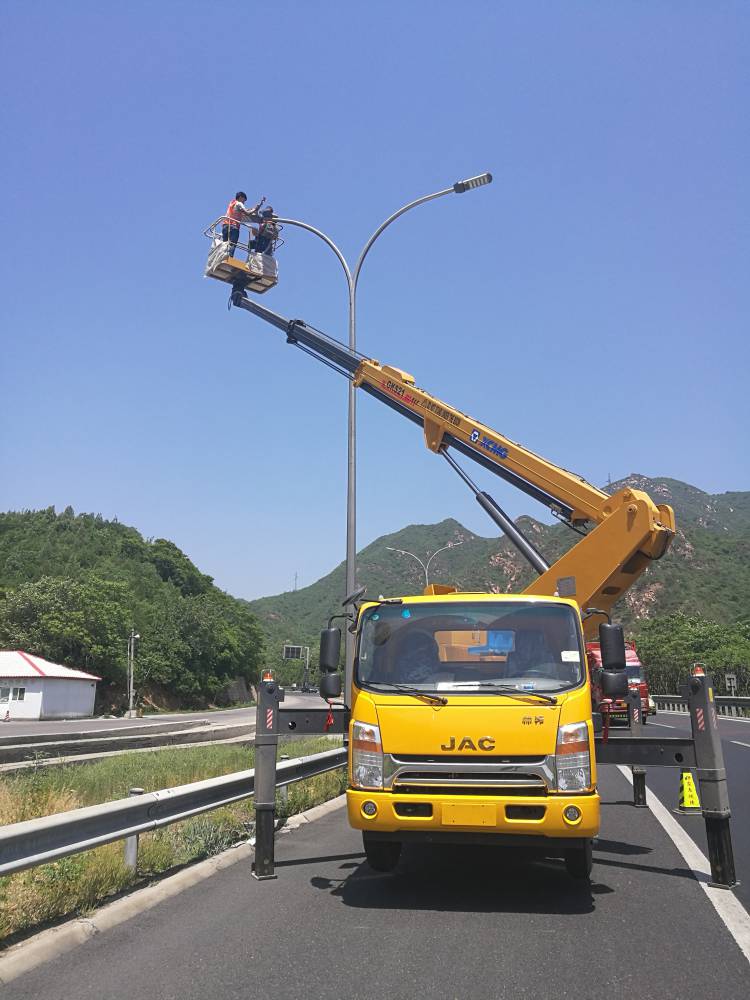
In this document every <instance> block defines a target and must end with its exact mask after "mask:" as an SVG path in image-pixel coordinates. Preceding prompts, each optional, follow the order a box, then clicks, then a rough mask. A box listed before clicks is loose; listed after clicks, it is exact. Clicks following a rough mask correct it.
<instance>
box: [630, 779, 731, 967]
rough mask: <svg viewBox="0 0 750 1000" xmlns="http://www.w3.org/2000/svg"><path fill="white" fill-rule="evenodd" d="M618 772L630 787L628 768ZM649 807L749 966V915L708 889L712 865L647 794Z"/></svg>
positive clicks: (722, 892)
mask: <svg viewBox="0 0 750 1000" xmlns="http://www.w3.org/2000/svg"><path fill="white" fill-rule="evenodd" d="M617 768H618V770H619V771H620V772H621V773H622V774H623V775H624V776H625V778H626V779H627V780H628V781H629V782H630V783H631V784H632V783H633V776H632V774H631V773H630V768H628V767H626V766H625V765H624V764H618V765H617ZM647 801H648V807H649V809H650V810H651V812H652V813H653V814H654V816H655V817H656V819H657V820H658V821H659V823H661V825H662V827H663V828H664V831H665V832H666V834H667V836H668V837H669V838H670V840H671V841H672V843H673V844H674V845H675V847H676V848H677V850H678V851H679V852H680V854H681V855H682V857H683V858H684V859H685V862H686V864H687V866H688V867H689V868H690V870H691V871H692V873H693V875H694V876H695V878H696V880H697V882H698V884H699V885H700V887H701V889H703V891H704V892H705V894H706V895H707V896H708V898H709V899H710V900H711V903H712V904H713V907H714V909H715V910H716V912H717V913H718V914H719V916H720V917H721V919H722V920H723V921H724V924H725V925H726V928H727V930H728V931H729V933H730V934H731V935H732V937H733V938H734V940H735V941H736V942H737V944H738V945H739V948H740V951H741V952H742V954H743V955H744V956H745V958H746V959H747V960H748V962H750V913H748V912H747V910H746V909H745V907H744V906H743V905H742V903H741V902H740V901H739V899H737V897H736V896H735V894H734V893H733V892H732V891H731V889H730V890H728V889H717V888H715V887H714V886H711V885H709V884H708V883H709V880H710V878H711V865H710V864H709V861H708V858H707V857H706V855H705V854H704V853H703V851H702V850H701V849H700V848H699V847H698V845H697V844H696V843H695V841H694V840H692V838H690V837H689V836H688V835H687V834H686V833H685V831H684V830H683V829H682V827H681V826H680V824H679V823H678V822H677V820H676V819H675V818H674V816H673V815H672V814H671V813H670V812H669V810H668V809H667V808H666V806H664V805H663V804H662V802H661V801H660V800H659V799H658V798H657V797H656V796H655V795H654V793H653V792H652V791H651V789H650V788H649V790H648V800H647Z"/></svg>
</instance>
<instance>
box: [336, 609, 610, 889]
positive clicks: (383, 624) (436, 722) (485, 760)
mask: <svg viewBox="0 0 750 1000" xmlns="http://www.w3.org/2000/svg"><path fill="white" fill-rule="evenodd" d="M610 627H611V626H610ZM621 680H622V687H623V688H624V677H623V678H622V679H621ZM350 698H351V700H350V706H351V721H350V726H349V747H350V752H349V782H348V789H347V810H348V817H349V822H350V824H351V826H352V827H354V828H355V829H358V830H361V831H362V835H363V843H364V849H365V852H366V855H367V859H368V862H369V863H370V865H371V867H373V868H374V869H376V870H378V871H388V870H391V869H392V868H394V867H395V865H396V864H397V862H398V858H399V854H400V851H401V846H402V844H403V843H405V842H411V841H417V842H419V841H422V842H441V841H442V842H454V843H455V842H458V843H472V842H479V843H495V844H498V845H508V846H514V845H515V846H519V847H526V848H534V849H537V850H538V851H539V853H541V854H542V855H544V856H548V857H562V858H563V859H564V860H565V863H566V866H567V868H568V870H569V872H570V873H571V874H572V875H573V876H575V877H579V878H587V877H588V875H589V872H590V869H591V841H592V838H593V837H594V836H596V834H597V832H598V829H599V794H598V792H597V786H596V761H595V754H594V730H593V724H592V704H591V687H590V679H589V672H588V670H587V669H586V651H585V645H584V638H583V628H582V621H581V615H580V612H579V608H578V605H577V604H576V602H575V601H574V600H569V599H565V598H559V597H544V598H543V597H534V596H529V595H525V594H520V595H510V594H480V593H477V594H468V593H449V594H426V595H422V596H413V597H397V598H389V599H382V600H379V601H371V602H367V603H365V604H363V605H362V606H361V607H360V609H359V612H358V616H357V641H356V653H355V661H354V671H353V677H352V687H351V692H350Z"/></svg>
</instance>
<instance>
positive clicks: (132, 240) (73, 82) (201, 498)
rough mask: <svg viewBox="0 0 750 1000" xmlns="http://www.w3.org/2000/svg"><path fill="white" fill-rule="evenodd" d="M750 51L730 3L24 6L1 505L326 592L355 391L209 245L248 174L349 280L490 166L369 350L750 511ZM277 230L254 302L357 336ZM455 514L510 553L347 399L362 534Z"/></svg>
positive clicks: (499, 409)
mask: <svg viewBox="0 0 750 1000" xmlns="http://www.w3.org/2000/svg"><path fill="white" fill-rule="evenodd" d="M749 28H750V9H749V8H748V5H747V4H746V3H743V2H737V3H725V2H717V3H713V4H706V3H704V2H690V0H687V2H686V0H673V2H659V0H653V2H650V3H648V4H645V3H641V2H635V0H633V2H630V0H618V2H607V0H602V2H596V3H594V2H589V3H577V2H571V0H566V2H562V0H559V2H542V0H538V2H530V3H520V2H517V3H502V2H492V3H488V2H482V0H474V2H472V3H471V4H466V5H463V6H460V5H456V4H455V3H444V2H442V0H431V2H415V0H402V2H400V3H390V2H384V3H378V4H364V3H353V2H351V0H349V2H346V3H343V2H342V3H339V2H319V3H315V4H312V3H304V2H302V0H299V2H288V0H276V2H274V3H273V4H270V3H269V4H265V5H258V4H252V5H251V4H238V3H236V2H235V3H231V4H227V3H220V2H219V3H213V4H205V3H200V4H198V3H174V2H169V0H166V2H164V3H161V4H158V5H157V4H152V3H143V2H137V0H134V2H130V3H128V4H125V5H121V6H119V7H117V8H115V7H114V6H113V5H110V4H101V3H85V2H80V0H73V2H71V3H69V4H60V3H54V4H52V3H34V2H28V0H25V2H20V0H8V2H6V4H5V5H4V12H3V32H2V39H1V40H0V76H1V77H2V80H0V82H1V83H2V90H3V93H4V95H5V97H4V100H3V102H2V106H1V107H0V127H1V128H2V136H3V139H4V143H3V145H4V152H3V155H2V158H1V159H0V176H1V178H2V197H1V198H0V219H1V220H2V232H3V234H4V239H3V241H2V248H1V249H0V315H1V316H2V330H3V351H2V387H3V388H2V432H1V433H2V441H1V445H2V483H1V484H0V509H21V508H37V507H46V506H48V505H50V504H54V505H55V506H57V507H58V509H62V508H64V507H65V506H66V505H67V504H71V505H72V506H73V507H74V508H75V509H76V511H94V512H101V513H102V514H103V515H105V516H107V517H113V516H117V517H118V518H119V519H120V520H121V521H123V522H125V523H128V524H132V525H134V526H136V527H137V528H138V529H139V530H140V531H142V532H143V534H144V535H146V536H148V537H157V536H162V537H167V538H171V539H173V540H174V541H175V542H176V543H177V544H178V545H180V546H181V547H182V548H183V549H184V550H185V551H186V552H187V553H188V554H189V555H190V556H191V558H193V559H194V560H195V562H196V563H197V564H198V565H199V567H200V568H201V569H202V570H203V571H205V572H208V573H210V574H212V575H213V576H214V577H215V578H216V581H217V583H218V584H219V585H220V586H222V587H223V588H225V589H227V590H229V591H230V592H231V593H234V594H236V595H238V596H243V597H253V596H259V595H262V594H268V593H274V592H277V591H279V590H286V589H290V588H291V586H292V582H293V579H294V574H295V572H298V573H299V576H300V582H301V584H302V585H305V584H308V583H311V582H313V581H314V580H315V579H317V578H318V577H319V576H321V575H322V574H323V573H325V572H327V571H328V570H329V569H331V568H332V567H333V566H334V565H335V564H336V563H337V562H338V561H339V560H340V559H341V558H342V557H343V551H344V500H345V447H346V410H345V406H346V385H345V383H344V381H343V379H340V378H339V377H337V376H336V375H334V374H332V373H330V372H328V371H327V370H326V369H324V368H322V367H321V366H318V365H316V364H315V363H314V362H313V361H311V360H310V359H308V358H307V357H305V356H304V355H302V354H300V353H299V352H296V351H294V350H291V349H290V348H289V347H287V346H286V345H285V343H284V341H283V338H282V337H281V336H280V335H278V334H277V333H275V332H274V331H273V330H272V329H271V328H270V327H268V328H267V327H265V326H264V325H263V324H262V323H260V322H259V321H257V320H254V319H252V318H251V317H249V316H248V315H247V314H245V313H242V312H240V311H237V310H233V311H232V312H227V310H226V294H225V290H224V286H222V285H220V284H218V283H215V282H212V281H207V280H204V279H203V278H202V277H201V274H202V266H203V261H204V256H205V252H206V249H207V246H206V245H205V241H204V240H203V238H202V236H201V231H202V229H203V227H204V226H205V225H206V224H207V223H208V222H209V221H210V220H211V219H212V218H214V217H216V216H217V215H219V214H221V212H223V210H224V207H225V205H226V203H227V200H228V198H229V197H230V196H231V195H232V194H233V193H234V191H235V190H237V189H238V188H240V187H242V188H244V189H245V190H246V191H247V192H248V193H249V194H250V197H251V199H254V198H255V197H256V195H257V196H260V195H262V194H265V195H267V196H268V198H269V201H271V202H272V204H273V205H274V208H275V209H276V210H277V212H279V213H280V214H287V215H290V216H291V217H295V218H299V219H304V220H306V221H308V222H310V223H312V224H314V225H317V226H319V227H320V228H322V229H324V230H325V231H326V232H328V233H329V234H330V235H331V236H332V238H333V239H334V240H336V242H337V243H338V244H339V245H340V246H341V247H342V248H343V249H344V251H345V253H347V255H349V256H350V257H351V258H352V259H354V258H356V256H357V253H358V251H359V249H360V248H361V246H362V244H363V243H364V241H365V240H366V239H367V237H368V236H369V234H370V233H371V232H372V231H373V230H374V229H375V228H376V227H377V225H378V224H379V223H380V222H381V221H382V220H383V219H384V218H385V217H386V216H387V215H388V214H390V212H391V211H393V210H394V209H396V208H397V207H398V206H399V205H401V204H402V203H404V202H406V201H408V200H410V199H411V198H414V197H417V196H419V195H421V194H424V193H427V192H430V191H432V190H436V189H439V188H442V187H445V186H446V185H449V184H451V183H452V182H453V181H454V180H457V179H458V178H460V177H464V176H468V175H471V174H475V173H478V172H480V171H483V170H491V171H492V173H493V174H494V177H495V182H494V183H493V184H492V185H491V186H490V187H487V188H484V189H481V190H479V191H476V192H473V193H470V194H466V195H461V196H449V197H446V198H443V199H440V200H438V201H436V202H434V203H432V204H429V205H426V206H424V207H422V208H419V209H417V210H416V211H414V212H413V213H411V214H409V215H407V216H405V217H404V218H403V219H401V220H399V221H398V222H397V223H396V224H395V225H394V226H393V227H392V228H391V229H390V230H389V231H388V232H387V233H386V234H385V235H384V236H383V238H382V240H381V241H380V242H379V243H378V244H377V246H376V247H375V248H374V250H373V252H372V254H371V255H370V258H369V259H368V261H367V263H366V265H365V269H364V271H363V276H362V280H361V284H360V295H359V319H358V327H359V347H360V349H361V350H362V351H364V352H365V353H368V354H370V355H372V356H374V357H377V358H378V359H379V360H381V361H385V362H390V363H391V364H395V365H397V366H399V367H402V368H405V369H406V370H408V371H410V372H412V373H413V374H414V375H415V377H416V379H417V383H418V384H419V385H422V386H423V387H425V388H427V389H428V390H430V391H432V392H434V393H435V394H436V395H438V396H440V397H442V398H443V399H445V400H447V401H449V402H451V403H452V404H454V405H456V406H458V407H460V408H461V409H463V410H465V411H467V412H469V413H471V414H472V415H474V416H476V417H477V418H479V419H480V420H482V421H484V422H485V423H488V424H490V426H493V427H495V428H496V429H498V430H499V431H501V432H502V433H504V434H506V435H508V436H509V437H511V438H513V439H515V440H518V441H521V442H523V443H524V444H525V445H526V446H528V447H530V448H532V449H534V450H535V451H537V452H539V453H541V454H543V455H545V456H546V457H548V458H550V459H552V460H554V461H556V462H559V463H560V464H562V465H565V466H566V467H568V468H572V469H574V470H576V471H577V472H580V473H581V474H582V475H584V476H586V478H588V479H590V480H591V481H593V482H595V483H603V482H606V480H607V477H608V475H611V476H612V478H613V479H615V478H619V477H621V476H624V475H627V474H628V473H630V472H634V471H637V472H642V473H645V474H647V475H667V476H673V477H676V478H679V479H684V480H687V481H688V482H691V483H693V484H695V485H696V486H699V487H701V488H703V489H706V490H708V491H710V492H721V491H725V490H743V489H744V490H747V489H750V462H748V458H749V457H750V449H749V448H748V444H747V426H748V392H747V379H748V346H747V345H748V333H749V332H750V331H749V330H748V314H749V310H748V306H749V305H750V301H749V300H750V293H749V292H748V264H749V258H750V253H749V252H748V251H749V249H750V225H749V219H748V204H749V200H748V178H750V155H749V154H750V130H749V129H748V118H747V107H748V93H749V88H748V82H749V81H748V76H749V75H750V72H749V70H748V59H747V53H748V50H749V49H750V37H749V36H750V31H749V30H748V29H749ZM285 235H286V237H287V243H286V246H284V247H283V248H282V250H281V251H280V254H279V262H280V268H281V283H280V285H279V287H278V288H277V289H275V290H274V291H273V292H271V293H269V294H268V295H266V296H265V297H264V299H263V301H264V302H265V303H266V304H268V305H269V306H270V307H271V308H273V309H276V310H277V311H279V312H281V313H283V314H285V315H288V316H295V317H302V318H304V319H306V320H307V321H308V322H310V323H312V324H313V325H316V326H318V327H320V328H322V329H324V330H326V331H327V332H329V333H331V334H333V335H335V336H339V337H342V338H343V337H345V330H346V293H345V285H344V281H343V277H342V274H341V273H340V270H339V265H338V263H337V262H336V260H335V258H334V257H333V255H332V254H331V253H330V251H329V250H328V249H327V248H326V247H325V246H324V245H323V244H322V243H319V242H318V241H317V240H316V239H315V238H314V237H312V236H309V235H307V234H305V233H302V232H299V231H291V232H290V231H288V232H287V233H286V234H285ZM480 478H481V477H480ZM482 483H483V485H484V486H485V488H490V489H491V490H492V491H493V492H494V494H495V496H496V498H497V500H498V501H499V502H500V503H501V504H503V505H504V506H505V507H506V508H507V509H508V510H509V511H510V513H511V514H513V515H514V516H516V515H518V514H520V513H523V512H526V513H531V514H534V515H537V516H541V515H543V514H544V510H543V509H542V508H539V507H537V506H536V505H535V504H533V503H532V501H529V500H527V499H526V498H524V497H523V496H521V495H520V494H516V493H515V492H514V491H512V490H511V489H510V488H509V487H505V486H504V485H503V484H502V483H500V482H499V481H495V480H494V478H493V477H491V476H487V478H486V479H482ZM448 516H454V517H456V518H458V519H459V520H460V521H462V522H463V523H464V524H466V525H467V527H469V528H471V529H472V530H474V531H476V532H478V533H481V534H487V535H489V534H491V533H492V531H493V528H492V525H491V524H490V522H489V521H487V520H486V519H485V517H484V515H483V514H482V512H481V511H480V510H479V509H478V508H477V507H476V504H475V502H474V500H473V499H472V498H471V496H470V495H469V494H468V493H467V492H466V489H465V487H464V486H463V485H462V484H461V483H460V482H459V481H458V480H457V479H456V478H455V477H454V476H452V475H451V474H450V472H449V470H448V469H447V468H446V466H445V463H443V462H440V461H438V460H437V459H436V458H435V456H433V455H432V454H430V453H429V452H427V450H426V449H425V448H424V446H423V444H422V441H421V435H420V433H419V432H418V431H417V430H416V428H414V427H413V426H412V425H411V424H409V423H408V422H406V421H403V420H401V419H400V418H399V417H397V416H396V415H394V414H392V413H391V412H390V411H389V410H387V409H385V408H384V407H381V406H380V405H379V404H378V403H377V402H375V401H373V400H370V399H367V398H364V397H362V398H361V399H360V404H359V543H360V546H362V545H364V544H366V543H368V542H369V541H371V540H372V539H374V538H375V537H377V536H378V535H380V534H382V533H384V532H387V531H394V530H397V529H399V528H400V527H402V526H404V525H405V524H407V523H411V522H419V523H426V522H431V521H437V520H440V519H442V518H445V517H448Z"/></svg>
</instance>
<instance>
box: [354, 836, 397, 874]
mask: <svg viewBox="0 0 750 1000" xmlns="http://www.w3.org/2000/svg"><path fill="white" fill-rule="evenodd" d="M362 843H363V845H364V848H365V855H366V857H367V864H368V865H369V866H370V868H372V869H373V871H376V872H392V871H393V869H394V868H395V867H396V865H397V864H398V859H399V858H400V857H401V844H400V842H399V841H397V840H372V839H371V838H370V836H369V834H367V833H363V834H362Z"/></svg>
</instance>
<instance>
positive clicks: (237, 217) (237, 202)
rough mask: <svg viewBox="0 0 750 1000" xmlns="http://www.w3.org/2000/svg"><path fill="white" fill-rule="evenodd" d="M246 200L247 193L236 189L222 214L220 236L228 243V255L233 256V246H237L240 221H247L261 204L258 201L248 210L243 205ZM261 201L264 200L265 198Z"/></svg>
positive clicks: (255, 213) (253, 216)
mask: <svg viewBox="0 0 750 1000" xmlns="http://www.w3.org/2000/svg"><path fill="white" fill-rule="evenodd" d="M246 201H247V195H246V194H245V192H244V191H238V192H237V194H236V195H235V196H234V198H232V200H231V201H230V202H229V204H228V205H227V210H226V213H225V215H224V222H223V224H222V227H221V238H222V239H223V240H224V242H225V243H227V242H228V243H229V256H230V257H233V256H234V251H235V247H236V246H237V243H238V241H239V238H240V223H241V222H247V221H248V220H249V219H252V218H255V217H256V215H257V212H258V209H259V208H260V205H261V204H262V202H259V203H258V205H256V206H255V207H254V208H251V209H250V210H248V209H247V208H246V207H245V202H246ZM263 201H265V198H264V199H263Z"/></svg>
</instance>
